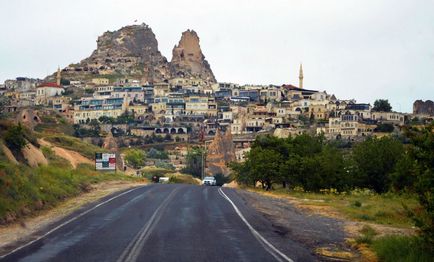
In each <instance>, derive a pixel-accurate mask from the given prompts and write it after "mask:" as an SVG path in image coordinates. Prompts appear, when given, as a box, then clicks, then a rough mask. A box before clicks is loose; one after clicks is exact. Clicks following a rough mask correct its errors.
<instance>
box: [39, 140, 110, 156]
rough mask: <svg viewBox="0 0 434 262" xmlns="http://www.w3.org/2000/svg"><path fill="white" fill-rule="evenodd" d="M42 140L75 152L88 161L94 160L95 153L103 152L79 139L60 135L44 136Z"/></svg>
mask: <svg viewBox="0 0 434 262" xmlns="http://www.w3.org/2000/svg"><path fill="white" fill-rule="evenodd" d="M43 139H44V140H46V141H48V142H50V143H52V144H54V145H56V146H59V147H63V148H65V149H69V150H72V151H76V152H78V153H80V154H81V155H83V156H85V157H87V158H90V159H95V153H98V152H103V151H104V149H102V148H100V147H98V146H95V145H92V144H89V143H86V142H83V141H82V140H80V139H79V138H75V137H71V136H67V135H62V134H54V135H49V134H44V135H43Z"/></svg>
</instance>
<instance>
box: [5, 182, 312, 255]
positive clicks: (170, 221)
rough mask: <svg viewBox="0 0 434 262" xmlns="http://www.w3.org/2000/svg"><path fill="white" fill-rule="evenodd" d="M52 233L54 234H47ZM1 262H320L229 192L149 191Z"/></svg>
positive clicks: (97, 210)
mask: <svg viewBox="0 0 434 262" xmlns="http://www.w3.org/2000/svg"><path fill="white" fill-rule="evenodd" d="M47 232H48V234H47ZM0 260H1V261H23V262H24V261H31V262H35V261H56V262H58V261H84V262H86V261H113V262H123V261H128V262H130V261H315V260H318V258H317V257H315V256H313V255H312V254H311V252H310V251H309V250H308V249H306V248H305V247H304V246H303V245H302V244H300V243H297V242H295V241H291V240H290V239H287V238H285V237H282V236H280V235H279V234H278V233H276V232H275V231H274V230H273V227H272V224H271V223H270V222H269V221H267V220H266V219H265V218H264V217H263V216H261V215H260V214H258V212H257V211H255V210H254V209H253V208H251V207H249V206H247V205H246V204H245V203H244V202H243V200H242V199H241V198H240V197H239V196H238V194H237V192H236V191H235V190H232V189H228V188H219V187H203V186H192V185H179V184H178V185H161V184H155V185H148V186H144V187H141V188H137V189H134V190H130V191H126V192H123V193H121V194H117V195H113V196H110V197H108V198H107V199H105V201H102V202H100V203H95V205H94V206H90V207H87V209H86V210H81V211H78V212H76V213H75V214H73V215H71V216H69V217H68V218H65V219H64V221H61V222H60V223H59V224H57V225H53V227H52V228H50V229H47V230H46V232H45V234H41V235H40V237H39V238H36V240H35V241H33V242H30V244H29V243H28V244H27V245H25V246H17V247H16V249H15V251H14V252H12V253H10V254H8V255H6V256H4V257H2V258H1V259H0Z"/></svg>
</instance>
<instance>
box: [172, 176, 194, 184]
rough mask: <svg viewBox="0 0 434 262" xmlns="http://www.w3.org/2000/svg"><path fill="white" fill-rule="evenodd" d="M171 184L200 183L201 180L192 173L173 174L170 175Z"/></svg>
mask: <svg viewBox="0 0 434 262" xmlns="http://www.w3.org/2000/svg"><path fill="white" fill-rule="evenodd" d="M169 183H170V184H190V185H200V180H199V179H197V178H194V177H193V176H191V175H185V174H173V175H170V176H169Z"/></svg>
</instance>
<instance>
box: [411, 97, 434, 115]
mask: <svg viewBox="0 0 434 262" xmlns="http://www.w3.org/2000/svg"><path fill="white" fill-rule="evenodd" d="M413 114H415V115H426V116H434V102H433V101H431V100H426V101H425V102H424V101H422V100H416V101H414V103H413Z"/></svg>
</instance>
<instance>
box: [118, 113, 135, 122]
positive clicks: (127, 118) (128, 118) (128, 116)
mask: <svg viewBox="0 0 434 262" xmlns="http://www.w3.org/2000/svg"><path fill="white" fill-rule="evenodd" d="M131 123H134V116H133V115H132V114H129V113H128V112H125V113H123V114H122V115H120V116H119V117H118V118H116V120H115V124H131Z"/></svg>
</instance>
